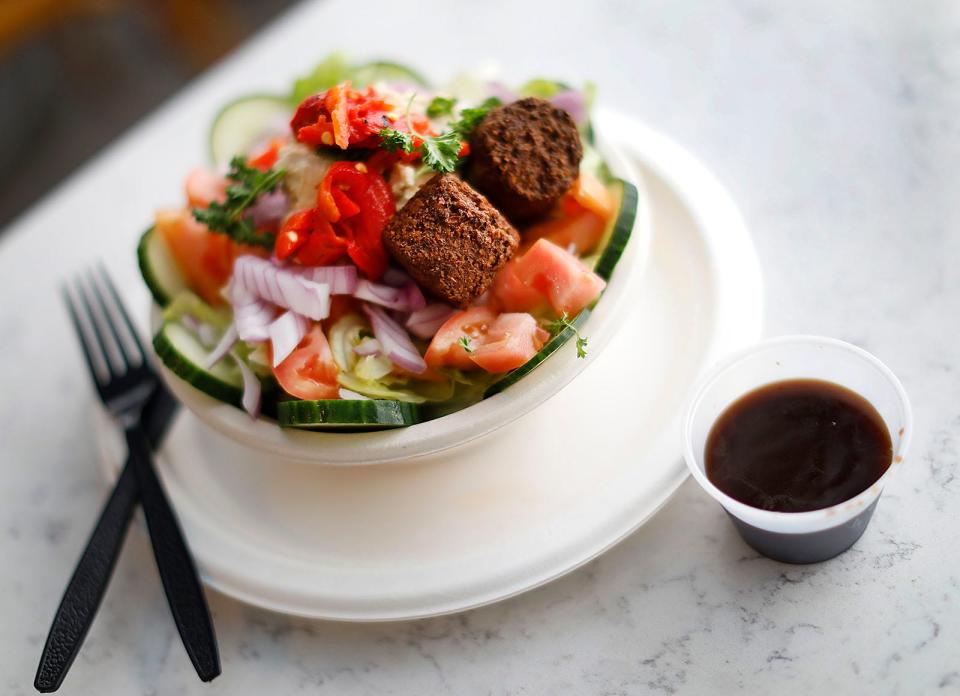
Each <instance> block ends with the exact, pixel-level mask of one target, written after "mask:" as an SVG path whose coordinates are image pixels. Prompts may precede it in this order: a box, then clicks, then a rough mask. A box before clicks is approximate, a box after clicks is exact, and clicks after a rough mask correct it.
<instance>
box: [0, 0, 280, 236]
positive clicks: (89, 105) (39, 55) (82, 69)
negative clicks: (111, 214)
mask: <svg viewBox="0 0 960 696" xmlns="http://www.w3.org/2000/svg"><path fill="white" fill-rule="evenodd" d="M292 4H294V0H0V95H2V107H0V234H2V231H3V229H4V228H5V227H6V226H7V224H8V223H9V222H11V221H12V220H13V218H15V217H16V216H17V215H18V214H19V213H20V212H22V211H24V210H25V209H26V208H27V207H29V205H30V204H31V203H32V202H33V201H35V200H36V199H38V198H40V197H41V196H42V195H43V194H44V193H45V192H46V191H47V190H49V189H50V188H51V187H52V186H53V185H54V184H56V183H57V182H58V181H60V180H61V179H63V178H64V177H65V176H66V175H68V174H69V173H70V172H71V171H72V170H73V169H75V168H76V167H77V166H79V165H80V164H82V163H83V162H84V161H85V160H86V159H88V158H89V157H90V156H91V155H93V154H94V153H95V152H96V151H97V150H98V149H100V148H101V147H103V146H104V145H106V144H107V143H109V142H110V141H111V140H113V139H114V138H115V137H116V136H117V135H118V134H120V133H121V132H122V131H124V130H125V129H126V128H127V127H129V126H130V125H132V124H133V123H134V122H135V121H136V120H137V119H139V118H140V117H141V116H143V115H145V114H147V113H149V112H150V111H151V110H152V109H153V108H154V107H155V106H156V105H157V104H159V103H160V102H161V101H163V100H164V99H165V98H167V97H168V96H170V95H171V94H173V93H174V92H175V91H176V90H177V89H178V88H179V87H181V86H182V85H183V84H184V83H185V82H187V81H188V80H189V79H190V78H191V77H193V76H194V75H196V74H197V73H198V72H200V71H201V70H203V69H204V68H205V67H207V66H208V65H210V64H211V63H212V62H214V61H216V60H217V59H218V58H220V57H221V56H223V55H224V54H225V53H227V52H228V51H230V49H232V48H233V47H234V46H236V45H237V44H239V43H240V42H241V41H243V40H244V39H245V38H246V37H247V36H249V35H250V34H252V33H254V32H255V31H257V30H258V29H259V28H261V27H262V26H263V25H264V24H266V23H267V22H269V20H270V19H272V18H273V17H274V16H275V15H277V14H279V13H280V12H281V11H282V10H283V9H285V8H287V7H288V6H290V5H292ZM40 134H42V136H40ZM28 152H29V156H27V153H28Z"/></svg>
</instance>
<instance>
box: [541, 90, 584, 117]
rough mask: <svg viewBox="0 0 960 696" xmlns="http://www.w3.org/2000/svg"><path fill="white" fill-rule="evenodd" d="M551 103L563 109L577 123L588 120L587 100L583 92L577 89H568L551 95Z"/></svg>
mask: <svg viewBox="0 0 960 696" xmlns="http://www.w3.org/2000/svg"><path fill="white" fill-rule="evenodd" d="M550 103H551V104H553V105H554V106H556V107H558V108H560V109H563V110H564V111H566V112H567V113H568V114H570V118H572V119H573V120H574V121H576V122H577V123H583V122H584V121H586V120H587V101H586V98H585V97H584V96H583V92H581V91H580V90H576V89H566V90H564V91H562V92H559V93H557V94H554V95H553V96H552V97H550Z"/></svg>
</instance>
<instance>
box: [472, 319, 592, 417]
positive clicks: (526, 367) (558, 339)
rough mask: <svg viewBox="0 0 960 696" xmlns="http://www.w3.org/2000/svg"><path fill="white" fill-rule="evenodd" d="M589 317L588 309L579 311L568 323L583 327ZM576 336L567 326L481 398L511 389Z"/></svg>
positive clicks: (492, 386) (489, 388)
mask: <svg viewBox="0 0 960 696" xmlns="http://www.w3.org/2000/svg"><path fill="white" fill-rule="evenodd" d="M589 316H590V308H589V307H587V308H585V309H581V310H580V313H579V314H578V315H577V316H575V317H574V318H573V319H571V320H570V323H571V324H573V325H574V326H575V327H576V328H578V329H579V328H580V327H581V326H583V322H585V321H586V320H587V317H589ZM576 335H577V332H576V331H574V330H573V329H572V328H570V327H569V326H567V327H565V328H564V329H563V331H561V332H560V333H558V334H557V335H556V336H554V337H553V338H551V339H550V340H549V341H547V343H546V345H544V346H543V348H541V349H540V350H539V351H537V354H536V355H534V356H533V357H532V358H530V359H529V360H527V362H525V363H524V364H523V365H521V366H520V367H518V368H517V369H515V370H511V371H510V372H508V373H507V374H506V375H505V376H504V377H503V378H502V379H500V380H499V381H498V382H494V383H493V384H491V385H490V386H489V387H487V390H486V391H485V392H483V398H484V399H486V398H489V397H491V396H493V395H494V394H499V393H500V392H502V391H503V390H504V389H506V388H507V387H511V386H513V385H514V384H516V383H517V382H519V381H520V380H521V379H523V378H524V377H526V376H527V375H528V374H530V373H531V372H533V371H534V370H535V369H536V368H537V367H538V366H539V365H540V364H541V363H542V362H543V361H544V360H546V359H547V358H549V357H550V356H551V355H553V354H554V353H556V352H557V351H558V350H560V349H561V348H562V347H563V345H564V344H565V343H566V342H567V341H569V340H570V339H571V338H573V337H574V336H576Z"/></svg>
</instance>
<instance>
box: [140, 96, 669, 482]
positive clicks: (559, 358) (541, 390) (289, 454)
mask: <svg viewBox="0 0 960 696" xmlns="http://www.w3.org/2000/svg"><path fill="white" fill-rule="evenodd" d="M606 114H607V112H605V111H603V110H598V118H597V119H595V122H596V123H599V124H603V123H605V122H606V120H607V116H606ZM595 131H596V134H597V138H596V142H595V145H596V148H597V150H598V151H599V152H600V154H601V156H602V157H603V159H604V161H606V162H607V164H608V166H609V167H610V170H611V171H612V172H613V174H614V175H615V176H617V177H619V178H621V179H623V180H625V181H627V182H628V183H631V184H633V185H634V186H635V187H636V188H637V214H636V219H635V220H634V225H633V230H632V233H631V236H630V240H629V242H628V244H627V247H626V249H625V251H624V253H623V256H622V257H621V259H620V261H619V263H618V266H617V269H618V270H620V271H621V272H619V273H617V272H615V273H614V274H613V277H612V278H611V279H610V282H609V283H608V285H607V288H606V290H605V292H604V293H603V295H602V296H601V298H600V301H599V302H598V303H597V306H596V307H595V308H594V310H593V312H592V313H591V315H590V316H589V317H588V318H587V322H586V325H585V326H586V331H588V332H589V333H588V335H589V338H590V351H589V352H588V354H587V357H586V358H583V359H581V358H577V357H576V355H575V352H574V350H573V345H572V342H568V344H567V345H565V346H563V347H562V348H561V349H560V350H558V351H557V352H556V353H554V354H553V355H551V356H550V357H549V358H548V359H547V360H545V361H544V363H543V364H542V365H540V366H538V367H537V368H536V369H535V370H533V371H532V372H531V373H530V374H528V375H525V376H524V378H523V380H522V383H523V386H522V388H517V387H514V388H512V389H507V390H504V391H503V392H501V393H499V394H495V395H493V396H491V397H489V398H486V399H484V400H482V401H480V402H478V403H476V404H473V405H471V406H468V407H467V408H465V409H463V410H460V411H456V412H454V413H451V414H449V415H446V416H443V417H441V418H437V419H435V420H431V421H427V422H425V423H419V424H417V425H412V426H409V427H406V428H398V429H395V430H386V431H379V432H371V433H323V432H317V431H307V430H296V429H292V428H281V427H280V426H279V425H277V424H276V422H275V421H272V420H269V419H265V418H258V419H256V420H251V418H250V417H249V416H248V415H247V414H246V413H244V412H243V411H242V410H240V409H238V408H236V407H234V406H231V405H229V404H226V403H224V402H222V401H218V400H217V399H214V398H213V397H210V396H208V395H206V394H204V393H203V392H200V391H199V390H197V389H195V388H194V387H192V386H191V385H189V384H188V383H186V382H184V381H183V380H182V379H180V378H179V377H177V376H176V375H174V374H173V373H172V372H170V371H169V370H168V369H167V368H166V367H165V366H164V365H163V364H162V363H160V362H159V361H157V363H158V366H159V368H160V373H161V375H162V377H163V379H164V381H165V382H166V384H167V386H168V387H169V388H170V391H171V392H172V393H173V394H174V396H175V397H176V398H177V399H178V400H179V401H180V402H181V403H182V404H183V405H184V406H186V407H187V408H188V409H189V410H190V411H192V412H193V413H194V414H195V415H196V416H197V417H198V418H200V419H201V420H202V421H203V422H204V423H206V424H207V425H209V426H210V427H212V428H214V429H215V430H217V431H218V432H220V433H222V434H224V435H226V436H228V437H230V438H231V439H233V440H235V441H237V442H240V443H242V444H244V445H247V446H249V447H252V448H254V449H257V450H260V451H262V452H265V453H268V454H272V455H278V456H281V457H284V458H287V459H292V460H296V461H300V462H310V463H314V464H318V465H324V466H327V465H330V466H368V465H373V464H386V463H391V462H399V461H407V460H411V459H414V458H417V457H423V456H427V455H431V454H436V453H438V452H442V451H444V450H447V449H450V448H452V447H458V446H460V445H463V444H466V443H468V442H470V441H471V440H475V439H477V438H479V437H482V436H484V435H487V434H489V433H491V432H493V431H495V430H497V429H499V428H501V427H503V426H505V425H507V424H509V423H511V422H513V421H514V420H516V419H517V418H519V417H521V416H523V415H524V414H526V413H529V412H530V411H531V410H532V409H534V408H536V407H537V406H539V405H540V404H542V403H543V402H544V401H546V400H547V399H549V398H550V397H551V396H553V395H554V394H556V393H557V392H559V391H560V390H561V389H563V387H565V386H566V385H567V384H569V383H570V382H571V381H572V380H573V379H574V378H576V377H577V376H578V375H579V374H580V373H582V372H583V371H584V370H585V369H586V368H587V367H588V366H589V365H590V363H591V362H592V361H593V360H594V359H595V358H596V357H597V355H599V354H600V353H601V352H602V350H603V349H604V348H605V347H606V345H607V343H609V341H610V339H611V338H612V336H613V334H614V333H615V332H616V329H617V326H618V320H619V319H620V318H621V317H622V316H623V314H624V312H625V311H626V308H627V305H628V304H629V297H628V293H627V292H626V291H627V289H628V288H629V286H630V285H631V283H632V282H634V281H636V278H635V276H639V275H642V274H643V273H644V271H645V270H646V266H647V261H648V259H649V253H650V241H651V238H652V235H651V228H650V207H649V197H648V193H647V191H646V188H645V186H644V183H643V180H642V178H641V177H640V175H639V174H638V173H637V172H636V171H635V169H634V167H633V166H632V165H631V164H630V162H629V161H628V159H627V157H626V156H625V155H624V153H623V152H622V151H621V148H619V147H616V146H614V145H613V144H612V140H611V139H609V138H608V137H607V136H606V134H607V133H614V132H616V131H612V130H609V128H607V127H604V126H603V125H600V126H599V127H597V126H595ZM623 271H628V272H623ZM155 309H156V308H155V307H154V310H155ZM154 315H155V316H154V322H151V325H153V326H156V312H155V311H154Z"/></svg>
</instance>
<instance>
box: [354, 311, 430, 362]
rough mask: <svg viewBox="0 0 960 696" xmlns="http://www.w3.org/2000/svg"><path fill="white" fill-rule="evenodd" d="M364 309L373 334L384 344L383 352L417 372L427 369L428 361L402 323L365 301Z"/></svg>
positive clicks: (392, 359)
mask: <svg viewBox="0 0 960 696" xmlns="http://www.w3.org/2000/svg"><path fill="white" fill-rule="evenodd" d="M363 311H364V313H365V314H366V315H367V316H368V317H369V318H370V324H371V326H372V327H373V335H374V336H376V337H377V340H378V341H380V345H381V346H383V353H384V354H385V355H386V356H387V357H388V358H390V360H391V361H392V362H393V364H394V365H399V366H400V367H402V368H403V369H405V370H408V371H410V372H413V373H415V374H420V373H421V372H424V371H426V369H427V363H426V362H424V360H423V357H422V356H421V355H420V353H419V352H418V351H417V347H416V346H415V345H413V341H411V340H410V336H409V335H408V334H407V332H406V331H405V330H404V328H403V327H402V326H400V324H398V323H397V322H395V321H394V320H393V319H391V318H390V317H388V316H387V315H386V313H385V312H384V311H383V310H382V309H380V308H379V307H375V306H373V305H371V304H368V303H364V305H363Z"/></svg>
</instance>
